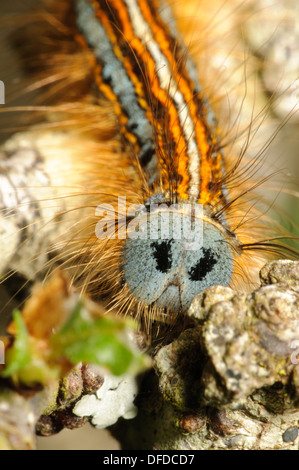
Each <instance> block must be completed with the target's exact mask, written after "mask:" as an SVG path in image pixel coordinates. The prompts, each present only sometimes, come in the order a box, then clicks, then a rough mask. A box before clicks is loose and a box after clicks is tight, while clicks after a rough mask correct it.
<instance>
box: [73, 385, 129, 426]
mask: <svg viewBox="0 0 299 470" xmlns="http://www.w3.org/2000/svg"><path fill="white" fill-rule="evenodd" d="M137 391H138V387H137V382H136V379H135V378H132V377H115V376H107V377H105V379H104V384H103V385H102V387H101V388H100V389H99V390H98V391H97V392H96V394H92V395H85V396H83V397H82V398H81V399H80V400H79V401H78V402H77V403H76V405H75V406H74V408H73V413H74V414H75V415H77V416H81V417H84V416H88V417H89V418H90V419H91V423H92V424H93V425H94V426H95V427H96V428H98V429H101V428H106V427H108V426H111V425H112V424H114V423H116V422H117V420H118V419H119V418H120V417H123V418H124V419H132V418H135V416H136V414H137V408H136V406H135V405H134V403H133V402H134V399H135V397H136V395H137Z"/></svg>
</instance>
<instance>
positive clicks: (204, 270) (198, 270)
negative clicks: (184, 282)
mask: <svg viewBox="0 0 299 470" xmlns="http://www.w3.org/2000/svg"><path fill="white" fill-rule="evenodd" d="M202 251H203V254H204V256H203V258H201V259H200V260H199V261H198V263H197V264H196V265H195V266H193V268H191V269H189V271H188V274H189V278H190V279H191V281H202V280H203V279H204V278H205V277H206V275H207V274H208V273H210V272H211V271H212V269H213V266H214V265H215V264H216V263H217V261H218V257H217V256H215V253H214V252H213V251H212V250H211V249H210V248H208V249H206V248H203V249H202Z"/></svg>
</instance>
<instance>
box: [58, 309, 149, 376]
mask: <svg viewBox="0 0 299 470" xmlns="http://www.w3.org/2000/svg"><path fill="white" fill-rule="evenodd" d="M128 324H129V325H130V326H131V322H127V321H125V320H123V319H118V318H115V317H108V316H105V317H104V316H103V317H99V318H96V319H94V318H91V317H90V315H89V314H88V312H87V311H86V309H85V308H84V307H83V306H82V304H81V302H79V303H78V304H77V305H76V307H75V309H74V312H73V314H72V315H71V317H70V319H69V320H68V322H67V323H66V324H65V325H64V326H63V327H62V328H61V329H60V331H58V332H57V333H56V334H55V335H54V336H53V337H52V338H51V345H52V348H53V352H54V355H55V356H56V357H57V356H66V357H67V358H68V359H69V360H70V361H71V362H72V363H73V364H77V363H78V362H84V363H88V364H97V365H100V366H104V367H106V368H108V369H109V370H110V372H112V374H114V375H122V374H124V373H125V372H128V371H129V372H132V373H133V371H134V372H137V371H139V370H141V369H143V368H146V367H147V366H148V358H146V356H143V355H141V354H140V353H139V352H138V351H135V350H134V349H133V348H132V346H131V345H130V343H129V341H128V338H127V329H128Z"/></svg>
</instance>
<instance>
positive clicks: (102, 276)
mask: <svg viewBox="0 0 299 470" xmlns="http://www.w3.org/2000/svg"><path fill="white" fill-rule="evenodd" d="M50 3H51V2H50ZM189 3H191V4H193V6H194V2H193V3H192V2H186V5H187V4H188V5H189ZM184 5H185V4H184ZM184 5H182V2H181V4H180V5H179V2H178V4H174V5H170V2H167V1H166V0H153V1H149V0H110V1H106V0H74V1H66V0H64V1H62V2H59V5H58V2H54V3H53V6H52V8H53V12H54V13H53V14H52V15H51V16H50V17H49V16H45V15H44V16H43V21H42V22H41V21H40V18H39V19H38V20H37V21H36V23H37V26H36V28H37V29H36V31H37V33H35V30H34V29H33V30H32V29H31V31H30V34H31V35H33V36H36V34H39V35H40V36H37V37H44V38H45V39H44V41H41V45H40V48H41V52H40V55H38V54H37V52H36V50H34V54H33V56H35V57H37V58H38V59H35V60H34V61H33V62H32V67H33V68H35V69H40V68H41V69H44V70H43V73H42V74H41V75H40V76H39V77H40V78H39V81H38V82H37V87H44V88H45V90H46V91H45V92H44V96H43V100H44V103H45V104H46V105H47V106H48V107H47V109H46V112H45V115H46V119H45V122H46V124H44V127H43V126H40V127H39V128H38V127H37V129H38V130H36V131H33V134H31V135H32V136H33V137H32V139H33V140H34V139H35V147H36V148H35V150H36V149H37V150H36V155H33V156H32V161H34V163H32V164H30V165H29V166H30V170H28V172H30V171H31V170H32V168H33V167H34V168H35V170H36V171H37V170H40V167H39V165H42V171H43V172H44V173H43V174H44V176H45V177H48V180H49V179H50V180H51V184H50V185H49V186H50V187H52V188H55V189H56V191H57V193H56V194H55V195H54V197H53V196H52V202H53V205H54V206H55V205H56V206H55V209H54V212H55V217H54V218H53V220H52V221H54V225H53V227H54V229H53V231H54V232H56V230H58V229H57V227H58V225H59V223H60V219H61V218H62V219H65V222H64V228H63V233H62V232H61V231H59V232H56V233H57V234H59V241H57V240H56V241H55V242H53V239H52V246H51V248H50V249H48V253H49V254H50V259H49V266H52V265H54V266H55V265H56V264H57V260H59V264H60V265H61V266H62V267H64V268H65V269H66V270H69V273H70V277H71V281H72V282H74V283H75V284H76V285H77V286H78V288H79V289H81V290H82V292H88V293H89V294H90V295H92V296H95V297H97V298H101V299H104V301H105V302H106V303H107V306H108V307H109V308H114V309H117V310H118V311H119V312H120V313H123V314H132V315H134V316H136V317H137V318H139V319H140V321H141V323H145V324H146V325H147V328H148V327H149V325H150V324H151V323H152V322H153V321H154V320H160V321H163V322H167V323H175V322H177V321H179V320H178V319H179V318H182V316H183V315H184V313H185V312H186V311H187V310H188V308H189V306H190V303H191V301H192V298H193V297H194V296H195V295H196V294H197V293H199V292H202V291H203V290H204V289H206V288H208V287H210V286H214V285H230V286H232V287H234V288H236V289H241V290H242V289H244V288H245V286H246V285H250V283H253V282H254V281H255V279H256V277H257V273H258V270H259V268H260V267H261V266H262V265H263V264H264V262H265V261H266V260H267V259H268V258H269V257H270V256H271V255H272V254H277V253H278V254H280V255H283V254H284V253H288V254H291V251H290V250H288V249H287V248H286V247H285V246H284V245H283V242H280V241H279V238H280V237H279V236H278V235H277V233H276V229H275V227H272V225H273V223H272V221H271V220H270V221H269V220H268V219H267V214H266V213H263V211H262V210H261V209H259V208H258V207H256V201H258V199H257V198H256V196H255V194H254V190H255V189H256V188H257V187H258V186H259V185H260V183H261V182H263V181H264V180H265V179H267V178H265V177H261V178H260V181H259V180H257V182H254V174H255V172H258V170H260V167H261V166H262V165H263V164H264V159H263V151H261V152H260V153H258V154H257V155H256V156H255V157H254V158H253V159H247V158H246V155H245V156H244V153H245V150H246V149H241V151H240V153H239V155H238V154H237V155H234V154H232V155H230V154H229V151H230V149H229V145H228V144H227V143H225V141H229V139H228V138H227V135H225V132H224V131H223V130H222V128H225V127H226V123H225V125H221V122H219V121H217V120H216V118H215V115H214V111H213V109H212V105H211V103H210V99H209V97H208V86H207V84H205V85H203V84H202V82H201V80H200V79H199V75H200V74H199V72H200V70H198V64H197V62H196V60H197V55H196V53H194V52H192V47H191V46H190V43H188V42H187V41H184V34H183V33H184V31H183V33H181V32H180V25H181V23H182V21H180V18H182V17H184V14H183V10H184V8H186V5H185V6H184ZM199 7H200V3H199ZM190 11H191V10H190ZM49 18H50V19H49ZM192 21H194V22H195V21H196V20H194V19H192V20H190V17H189V19H188V22H187V24H189V26H190V24H191V25H192V24H193V23H192ZM41 24H42V26H41ZM45 24H47V28H48V29H49V31H50V32H49V31H42V28H44V29H45ZM30 28H31V27H30ZM193 28H194V26H193ZM183 29H184V28H182V30H183ZM53 31H54V32H53ZM47 34H48V35H47ZM185 36H186V37H187V34H186V28H185ZM26 47H27V46H26V45H25V54H29V55H30V54H31V53H32V46H31V49H30V46H28V48H29V49H26ZM59 47H61V50H59V49H58V48H59ZM43 48H44V50H45V51H46V52H45V51H44V50H43ZM33 49H36V44H34V46H33ZM49 51H51V52H53V54H54V55H53V57H54V59H48V57H51V56H50V55H47V54H49ZM55 54H56V55H55ZM45 58H46V59H45ZM38 60H40V61H42V64H39V63H38ZM47 61H48V63H47ZM28 64H29V65H30V61H28ZM40 65H41V66H40ZM38 72H39V73H41V72H40V70H38ZM52 103H55V106H53V104H52ZM35 110H36V112H38V111H41V112H42V113H43V114H44V111H43V109H42V107H40V106H36V109H35ZM49 116H50V117H49ZM37 118H40V115H39V114H37ZM59 128H63V129H64V130H67V133H66V134H59V132H58V133H57V134H55V135H56V137H55V139H57V145H58V150H57V149H56V150H55V152H53V150H52V151H51V150H50V152H48V153H47V151H46V150H45V149H44V150H43V151H42V152H40V148H42V147H43V145H45V146H48V147H49V148H50V149H51V143H49V140H50V139H51V134H48V137H46V138H41V137H40V135H41V132H44V135H45V132H49V129H51V132H52V130H53V129H54V130H55V129H59ZM34 129H35V128H34ZM40 129H42V131H41V130H40ZM34 132H35V134H34ZM248 132H249V131H248ZM49 135H50V137H49ZM57 136H58V137H57ZM232 140H233V139H232ZM249 140H250V139H249V138H248V141H249ZM39 142H40V143H39ZM59 145H60V147H59ZM16 146H17V147H18V146H21V144H20V142H19V141H18V142H17V144H15V143H14V145H13V149H14V151H15V148H16ZM27 147H28V145H27ZM29 147H30V145H29ZM31 147H32V146H31ZM33 147H34V145H33ZM245 147H247V146H245ZM7 148H8V149H9V146H8V147H7ZM10 152H11V150H10ZM40 153H42V155H40ZM48 154H50V157H49V155H48ZM45 155H46V156H45ZM41 160H42V161H43V163H41ZM44 162H45V163H44ZM49 162H50V163H49ZM16 165H17V163H16ZM49 165H50V166H51V170H49ZM59 167H62V168H61V171H60V170H58V171H57V169H58V168H59ZM64 167H66V171H65V173H64V170H65V168H64ZM39 175H40V173H39ZM49 175H50V177H49ZM53 181H54V183H53ZM25 184H27V186H28V187H29V186H30V183H25ZM47 184H48V183H46V184H43V183H41V179H39V185H40V186H41V187H42V186H43V185H44V186H45V185H47ZM63 186H66V189H65V188H63ZM61 188H62V189H61ZM59 191H60V192H59ZM61 191H62V192H61ZM58 193H59V194H58ZM61 194H63V195H64V199H63V197H62V196H61ZM70 196H72V197H70ZM26 197H27V196H26ZM28 197H29V199H30V195H29V196H28ZM25 199H26V198H25ZM70 199H72V204H73V205H72V204H70V202H69V201H70ZM40 200H41V201H48V197H47V196H44V197H40ZM31 203H32V204H33V203H36V200H34V201H30V204H31ZM47 204H48V205H49V203H46V205H47ZM61 204H62V205H61ZM64 204H65V205H64ZM36 212H37V213H38V215H34V217H39V218H40V213H41V212H40V211H38V210H37V211H36ZM264 212H265V211H264ZM34 217H33V219H34ZM45 220H46V218H45V217H44V225H45V226H47V225H48V220H47V221H46V223H45ZM22 223H23V230H24V227H26V228H27V229H28V227H36V221H35V220H33V221H32V220H30V221H28V219H26V216H25V222H24V220H23V222H22ZM253 225H254V226H255V227H254V228H253V227H252V226H253ZM34 230H36V229H34ZM51 236H52V237H53V234H52V235H51ZM42 237H43V235H42ZM57 253H58V254H57ZM47 266H48V264H47V263H46V267H47ZM43 269H45V265H43Z"/></svg>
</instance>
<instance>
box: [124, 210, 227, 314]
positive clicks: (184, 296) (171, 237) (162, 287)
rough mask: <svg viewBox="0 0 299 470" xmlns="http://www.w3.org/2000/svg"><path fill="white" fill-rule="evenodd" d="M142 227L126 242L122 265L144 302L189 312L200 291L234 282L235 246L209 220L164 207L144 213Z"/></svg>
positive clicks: (170, 309)
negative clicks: (232, 278)
mask: <svg viewBox="0 0 299 470" xmlns="http://www.w3.org/2000/svg"><path fill="white" fill-rule="evenodd" d="M190 220H191V223H190ZM137 229H138V230H139V232H138V233H139V236H138V237H137V236H136V232H134V236H131V238H129V239H127V240H126V242H125V246H124V249H123V255H122V264H123V266H122V268H123V273H124V279H125V282H126V284H127V287H128V289H129V291H130V292H131V293H132V294H133V295H134V296H135V298H136V299H137V300H139V302H142V303H143V304H145V305H156V306H157V307H160V308H162V309H167V310H168V311H174V312H178V311H186V310H187V309H188V307H189V305H190V302H191V300H192V298H193V297H194V296H195V295H196V294H197V293H199V292H201V291H203V290H204V289H206V288H208V287H210V286H212V285H218V284H222V285H228V284H229V283H230V281H231V277H232V272H233V256H232V247H231V245H230V243H229V241H228V238H227V237H226V235H225V233H224V231H223V229H220V227H217V226H216V225H214V224H213V223H211V222H209V221H208V220H205V219H204V218H200V217H198V218H196V217H191V218H190V215H188V214H182V213H180V212H178V213H173V212H168V211H164V212H157V213H154V214H151V215H144V216H143V218H142V219H140V220H139V222H138V224H137ZM153 232H155V234H154V235H155V237H153ZM167 232H168V233H167Z"/></svg>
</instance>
